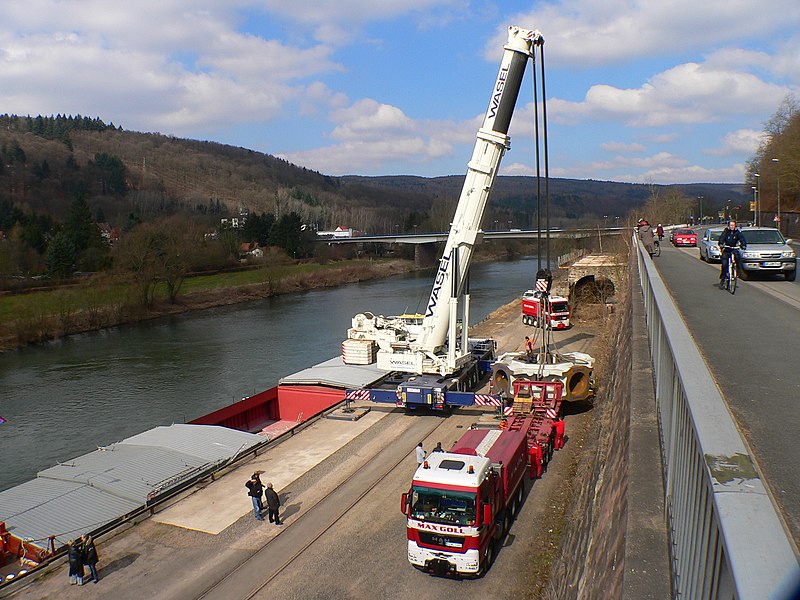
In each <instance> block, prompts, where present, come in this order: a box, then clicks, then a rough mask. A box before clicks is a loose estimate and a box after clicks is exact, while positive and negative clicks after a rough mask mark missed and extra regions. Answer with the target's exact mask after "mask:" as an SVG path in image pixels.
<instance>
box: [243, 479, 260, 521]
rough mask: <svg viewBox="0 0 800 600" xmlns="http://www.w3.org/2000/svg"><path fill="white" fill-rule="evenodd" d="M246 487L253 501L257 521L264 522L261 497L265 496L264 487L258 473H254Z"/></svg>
mask: <svg viewBox="0 0 800 600" xmlns="http://www.w3.org/2000/svg"><path fill="white" fill-rule="evenodd" d="M244 486H245V487H246V488H247V489H248V490H250V491H249V492H248V493H247V495H248V496H250V499H251V500H252V501H253V513H254V514H255V516H256V521H263V520H264V515H263V514H262V513H263V512H264V505H263V504H262V502H261V496H263V495H264V485H263V484H262V483H261V478H260V477H259V476H258V473H253V476H252V477H251V478H250V479H249V480H248V482H247V483H245V484H244Z"/></svg>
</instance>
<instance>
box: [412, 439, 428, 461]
mask: <svg viewBox="0 0 800 600" xmlns="http://www.w3.org/2000/svg"><path fill="white" fill-rule="evenodd" d="M415 452H416V454H417V464H418V465H421V464H422V463H423V462H424V461H425V457H426V456H427V455H428V453H427V452H425V448H423V447H422V442H420V443H419V444H417V448H416V450H415Z"/></svg>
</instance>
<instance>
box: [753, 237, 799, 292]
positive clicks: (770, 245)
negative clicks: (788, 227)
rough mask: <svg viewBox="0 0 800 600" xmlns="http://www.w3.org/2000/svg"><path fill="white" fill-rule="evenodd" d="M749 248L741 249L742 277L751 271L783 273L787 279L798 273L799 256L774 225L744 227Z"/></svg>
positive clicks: (791, 278)
mask: <svg viewBox="0 0 800 600" xmlns="http://www.w3.org/2000/svg"><path fill="white" fill-rule="evenodd" d="M742 233H743V234H744V239H745V240H746V241H747V250H744V251H740V253H739V256H740V258H741V262H742V273H741V277H742V279H746V278H747V276H748V275H749V274H751V273H776V274H783V276H784V277H785V278H786V281H794V280H795V276H796V275H797V256H796V254H795V252H794V250H792V247H791V246H790V245H789V243H790V242H791V241H792V240H791V239H786V238H784V237H783V235H781V232H780V231H778V230H777V229H773V228H772V227H743V228H742Z"/></svg>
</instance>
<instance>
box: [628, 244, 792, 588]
mask: <svg viewBox="0 0 800 600" xmlns="http://www.w3.org/2000/svg"><path fill="white" fill-rule="evenodd" d="M633 248H634V249H637V253H638V264H639V276H640V283H641V287H642V292H643V294H644V304H645V316H646V319H647V330H648V334H649V339H650V351H651V356H652V360H653V370H654V379H655V395H656V410H657V411H658V418H659V429H660V435H661V454H662V460H663V468H664V473H663V476H664V489H665V496H666V498H665V503H664V504H665V508H666V515H665V517H666V524H667V528H668V533H669V538H670V554H671V556H670V558H671V562H672V577H673V590H674V594H675V597H677V598H692V599H694V598H701V599H702V598H709V599H717V598H720V599H723V598H724V599H728V598H737V599H750V598H753V599H756V598H758V599H762V598H776V599H781V600H783V599H784V598H789V597H792V596H791V593H792V591H791V590H795V589H796V588H795V587H794V586H796V585H797V583H798V579H800V565H798V559H797V556H796V555H795V553H794V548H793V545H792V543H791V541H790V539H789V537H788V535H787V533H786V531H785V530H784V528H783V526H782V523H781V519H780V517H779V515H778V513H777V511H776V509H775V507H774V506H773V504H772V501H771V499H770V497H769V496H768V494H767V490H766V488H765V485H764V482H763V481H762V479H761V475H760V473H759V471H758V469H757V468H756V466H755V461H754V460H753V457H752V456H751V455H750V453H749V451H748V449H747V447H746V445H745V443H744V441H743V439H742V436H741V434H740V432H739V430H738V429H737V427H736V424H735V423H734V420H733V418H732V416H731V414H730V413H729V411H728V408H727V405H726V404H725V401H724V400H723V398H722V396H721V394H720V391H719V389H718V388H717V386H716V384H715V382H714V379H713V377H712V376H711V373H710V372H709V370H708V368H707V366H706V363H705V361H704V360H703V357H702V355H701V354H700V350H699V349H698V347H697V345H696V344H695V342H694V340H693V338H692V336H691V334H690V333H689V331H688V329H687V327H686V324H685V322H684V321H683V318H682V317H681V316H680V314H679V313H678V310H677V308H676V307H675V305H674V303H673V301H672V298H671V296H670V294H669V293H668V292H667V289H666V287H665V285H664V282H663V280H662V279H661V276H660V275H659V274H658V272H657V270H656V269H655V267H654V264H653V261H652V259H651V258H650V256H649V254H648V253H647V252H646V251H645V250H644V248H643V246H642V245H641V243H639V242H638V240H637V239H636V238H634V244H633ZM786 458H787V460H793V457H788V456H787V457H786Z"/></svg>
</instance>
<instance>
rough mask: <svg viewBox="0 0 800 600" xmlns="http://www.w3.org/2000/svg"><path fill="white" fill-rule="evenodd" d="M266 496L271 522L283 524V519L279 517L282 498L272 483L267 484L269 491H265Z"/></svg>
mask: <svg viewBox="0 0 800 600" xmlns="http://www.w3.org/2000/svg"><path fill="white" fill-rule="evenodd" d="M264 497H265V498H266V499H267V508H268V509H269V522H270V523H273V522H274V523H275V525H281V524H282V523H281V520H280V519H279V518H278V509H279V508H280V506H281V499H280V498H279V497H278V493H277V492H276V491H275V490H274V489H273V488H272V484H271V483H268V484H267V491H265V492H264Z"/></svg>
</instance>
